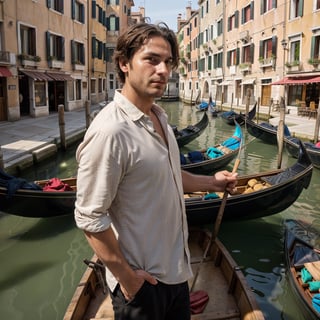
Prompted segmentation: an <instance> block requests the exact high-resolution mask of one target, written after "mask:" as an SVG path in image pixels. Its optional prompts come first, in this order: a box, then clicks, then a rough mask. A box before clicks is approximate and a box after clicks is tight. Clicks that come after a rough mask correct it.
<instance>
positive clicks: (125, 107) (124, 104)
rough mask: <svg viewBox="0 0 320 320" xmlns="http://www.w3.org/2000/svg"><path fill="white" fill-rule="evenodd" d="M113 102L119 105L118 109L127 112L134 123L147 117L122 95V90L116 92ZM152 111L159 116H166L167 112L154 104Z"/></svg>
mask: <svg viewBox="0 0 320 320" xmlns="http://www.w3.org/2000/svg"><path fill="white" fill-rule="evenodd" d="M113 100H114V101H115V102H116V103H117V105H118V107H119V108H120V109H121V110H122V111H123V112H125V113H126V114H127V115H128V117H129V118H130V119H131V120H132V121H138V120H140V119H141V118H143V117H145V116H146V115H145V114H144V113H143V112H142V111H141V110H140V109H139V108H137V107H136V106H135V105H134V104H133V103H132V102H130V101H129V100H128V99H127V98H126V97H125V96H124V95H122V94H121V90H119V89H118V90H116V91H115V95H114V98H113ZM152 110H153V111H155V112H156V114H158V115H159V116H164V115H166V113H165V111H164V110H163V109H162V108H161V107H160V106H158V105H156V104H153V105H152Z"/></svg>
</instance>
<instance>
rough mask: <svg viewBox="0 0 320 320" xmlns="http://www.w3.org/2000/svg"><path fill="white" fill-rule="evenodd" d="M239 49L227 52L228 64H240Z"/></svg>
mask: <svg viewBox="0 0 320 320" xmlns="http://www.w3.org/2000/svg"><path fill="white" fill-rule="evenodd" d="M238 61H239V49H233V50H231V51H228V52H227V66H228V67H230V66H234V65H237V64H239V63H238Z"/></svg>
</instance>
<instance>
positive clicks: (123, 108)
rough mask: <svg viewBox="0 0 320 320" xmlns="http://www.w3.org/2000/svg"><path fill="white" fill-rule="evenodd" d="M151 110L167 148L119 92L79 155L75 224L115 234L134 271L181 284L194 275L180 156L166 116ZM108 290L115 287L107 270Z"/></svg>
mask: <svg viewBox="0 0 320 320" xmlns="http://www.w3.org/2000/svg"><path fill="white" fill-rule="evenodd" d="M152 110H153V111H154V112H155V114H156V115H157V116H158V118H159V120H160V123H161V126H162V128H163V131H164V133H165V135H166V138H167V141H168V145H166V143H165V142H164V141H163V139H162V138H161V137H160V135H159V134H158V133H156V132H155V130H154V127H153V123H152V121H151V120H150V118H149V117H148V116H146V115H145V114H144V113H143V112H141V111H140V110H139V109H138V108H136V107H135V106H134V105H133V104H132V103H131V102H130V101H128V100H127V99H126V98H125V97H124V96H122V95H121V93H119V92H116V94H115V97H114V101H113V102H111V103H110V104H108V105H107V106H106V107H105V108H104V109H102V110H101V111H100V112H99V114H98V115H97V116H96V118H95V119H94V121H93V122H92V124H91V125H90V127H89V129H88V131H87V133H86V135H85V137H84V141H83V142H82V143H81V144H80V146H79V148H78V150H77V153H76V158H77V161H78V164H79V168H78V178H77V200H76V208H75V219H76V223H77V226H78V227H79V228H81V229H84V230H87V231H89V232H101V231H103V230H105V229H107V228H109V227H110V226H112V227H113V229H114V230H115V232H116V234H117V238H118V241H119V245H120V248H121V251H122V253H123V254H124V256H125V257H126V259H127V261H128V263H129V264H130V265H131V266H132V268H133V269H143V270H145V271H147V272H149V273H150V274H151V275H153V276H154V277H155V278H157V279H158V280H159V281H161V282H164V283H167V284H177V283H181V282H184V281H186V280H187V279H188V278H190V277H191V275H192V271H191V267H190V254H189V250H188V243H187V241H188V226H187V219H186V214H185V206H184V198H183V188H182V178H181V168H180V155H179V149H178V145H177V142H176V138H175V136H174V134H173V131H172V129H171V127H170V125H169V124H168V122H167V116H166V114H165V113H164V111H163V109H162V108H160V107H159V106H157V105H153V107H152ZM107 282H108V285H109V287H110V289H111V290H113V289H114V287H115V285H116V283H117V282H116V280H115V278H114V277H113V276H112V274H111V273H110V272H109V271H108V270H107Z"/></svg>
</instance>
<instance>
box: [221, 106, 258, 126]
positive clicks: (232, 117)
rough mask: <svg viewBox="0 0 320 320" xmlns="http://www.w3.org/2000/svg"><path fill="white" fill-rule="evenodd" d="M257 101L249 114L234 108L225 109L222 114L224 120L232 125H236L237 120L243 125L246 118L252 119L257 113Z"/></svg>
mask: <svg viewBox="0 0 320 320" xmlns="http://www.w3.org/2000/svg"><path fill="white" fill-rule="evenodd" d="M256 109H257V103H255V105H254V106H253V108H252V109H251V110H250V111H249V113H248V115H247V116H246V115H244V114H243V113H241V112H240V113H238V112H235V111H233V110H230V111H225V112H222V113H221V114H220V117H221V118H222V120H223V121H224V122H225V123H226V124H228V125H231V126H234V123H235V121H236V122H237V123H239V124H240V125H243V124H244V123H245V121H246V119H249V120H252V119H253V118H254V117H255V115H256Z"/></svg>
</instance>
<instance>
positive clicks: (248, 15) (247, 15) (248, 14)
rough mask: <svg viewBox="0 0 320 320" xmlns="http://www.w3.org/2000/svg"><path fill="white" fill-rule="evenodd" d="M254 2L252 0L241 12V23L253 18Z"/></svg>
mask: <svg viewBox="0 0 320 320" xmlns="http://www.w3.org/2000/svg"><path fill="white" fill-rule="evenodd" d="M253 13H254V2H253V1H251V3H250V4H249V5H248V6H246V7H244V8H242V12H241V23H242V24H244V23H246V22H248V21H250V20H253V18H254V14H253Z"/></svg>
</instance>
